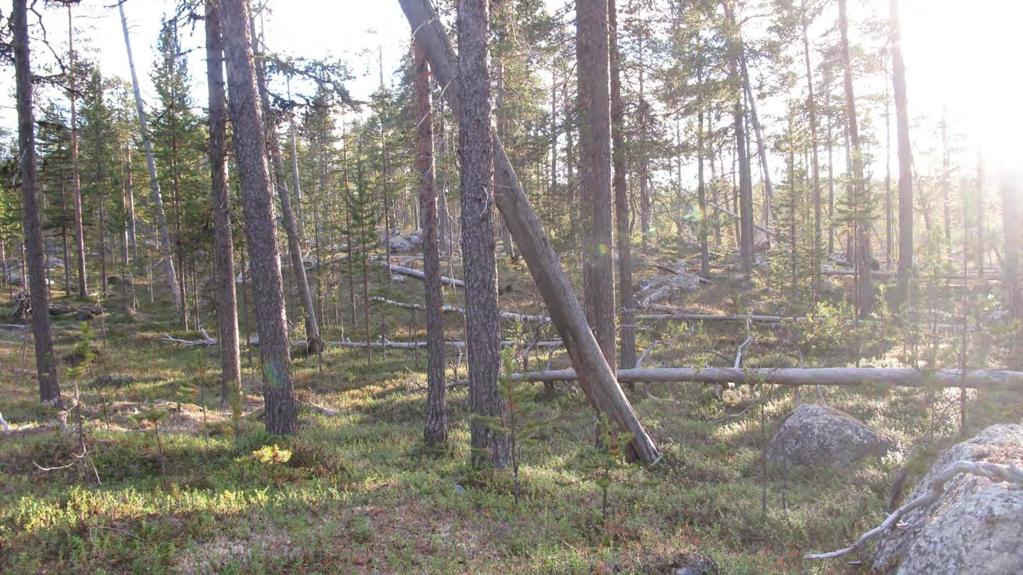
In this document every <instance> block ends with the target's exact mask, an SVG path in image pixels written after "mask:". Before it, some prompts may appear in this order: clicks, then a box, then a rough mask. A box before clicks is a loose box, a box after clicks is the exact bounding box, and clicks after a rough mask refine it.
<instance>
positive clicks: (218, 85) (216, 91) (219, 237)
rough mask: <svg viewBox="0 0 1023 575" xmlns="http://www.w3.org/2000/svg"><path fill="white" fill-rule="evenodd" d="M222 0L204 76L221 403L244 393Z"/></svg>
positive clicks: (213, 5) (214, 0) (215, 7)
mask: <svg viewBox="0 0 1023 575" xmlns="http://www.w3.org/2000/svg"><path fill="white" fill-rule="evenodd" d="M220 27H221V23H220V0H206V80H207V84H208V86H209V130H210V141H209V151H208V153H209V161H210V184H211V185H210V201H211V203H212V207H213V250H214V252H213V264H214V285H215V286H216V287H215V290H214V291H215V294H214V296H215V301H216V302H217V333H218V335H219V337H220V404H221V405H222V406H227V405H229V404H230V403H231V402H232V401H234V400H236V399H239V398H240V393H241V383H242V382H241V352H240V350H239V347H238V294H237V293H236V292H235V283H234V240H233V238H232V237H231V192H230V189H229V188H228V181H227V99H226V97H225V94H224V43H223V39H222V38H221V31H220Z"/></svg>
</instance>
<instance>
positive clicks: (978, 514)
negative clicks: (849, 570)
mask: <svg viewBox="0 0 1023 575" xmlns="http://www.w3.org/2000/svg"><path fill="white" fill-rule="evenodd" d="M960 461H972V462H979V461H986V462H990V463H998V464H1005V465H1017V466H1018V465H1023V426H1021V425H992V426H991V427H988V428H987V429H985V430H984V431H982V432H980V433H979V434H978V435H977V436H976V437H974V438H972V439H969V440H967V441H964V442H962V443H960V444H958V445H955V446H953V447H952V448H950V449H949V450H948V451H946V452H945V453H944V454H943V455H942V456H941V457H940V458H939V459H938V461H937V462H936V463H935V464H934V466H933V467H931V469H930V471H929V472H928V473H927V475H925V476H924V478H923V480H922V481H921V482H920V484H919V485H918V486H917V487H916V489H915V490H914V491H913V493H912V494H910V495H909V498H908V499H906V501H907V502H909V501H912V500H913V499H915V498H917V497H919V496H921V495H923V494H924V493H926V492H927V491H929V490H930V489H931V486H932V485H933V483H934V480H935V478H936V477H937V476H938V475H939V474H940V473H941V472H942V471H944V470H946V469H948V468H949V467H951V466H953V465H955V464H956V463H958V462H960ZM874 570H875V571H876V572H878V573H898V574H899V575H923V574H925V573H926V574H928V575H930V574H934V573H949V574H952V573H974V574H981V575H983V574H990V575H995V574H1004V573H1023V488H1021V487H1019V486H1016V485H1013V484H1010V483H1008V482H1001V481H994V480H991V479H988V478H986V477H979V476H976V475H969V474H960V475H958V476H956V477H954V478H953V479H951V480H949V482H948V483H946V484H945V492H944V493H943V494H942V495H941V497H940V498H938V500H937V501H935V502H934V503H932V504H931V505H929V506H925V507H921V508H919V509H916V510H913V511H911V512H909V513H908V514H907V515H906V516H905V517H903V518H902V520H901V521H900V522H899V525H897V526H895V527H893V528H892V529H891V530H890V531H889V532H888V533H886V534H884V536H883V537H882V539H881V541H880V542H879V543H878V547H877V552H876V554H875V556H874Z"/></svg>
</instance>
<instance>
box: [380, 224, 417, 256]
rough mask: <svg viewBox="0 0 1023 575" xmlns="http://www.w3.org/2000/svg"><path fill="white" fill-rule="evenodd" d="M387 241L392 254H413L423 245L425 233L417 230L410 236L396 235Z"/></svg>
mask: <svg viewBox="0 0 1023 575" xmlns="http://www.w3.org/2000/svg"><path fill="white" fill-rule="evenodd" d="M387 240H388V245H389V246H390V248H391V251H392V252H399V253H404V252H412V251H416V250H418V249H419V248H420V247H421V246H422V245H423V233H422V231H420V230H416V231H414V232H412V233H410V234H408V235H402V234H394V235H393V236H391V237H389V238H388V239H387Z"/></svg>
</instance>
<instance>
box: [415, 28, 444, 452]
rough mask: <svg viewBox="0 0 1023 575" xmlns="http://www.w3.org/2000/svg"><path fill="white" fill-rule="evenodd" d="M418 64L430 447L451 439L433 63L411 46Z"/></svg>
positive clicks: (426, 436)
mask: <svg viewBox="0 0 1023 575" xmlns="http://www.w3.org/2000/svg"><path fill="white" fill-rule="evenodd" d="M412 44H413V45H412V50H413V59H414V64H415V72H416V75H415V90H416V110H417V112H418V113H417V114H416V119H417V122H416V125H417V127H418V129H417V135H418V139H417V142H418V144H419V147H418V152H419V153H418V155H417V156H416V168H417V170H418V171H419V210H420V213H421V215H422V222H423V273H425V274H426V281H425V282H424V290H425V298H426V342H427V388H426V426H425V428H424V430H423V438H424V439H425V441H426V443H427V444H428V445H443V444H444V443H446V442H447V439H448V417H447V408H446V407H445V405H444V401H445V400H444V396H445V393H446V388H445V386H444V317H443V315H442V311H441V308H442V307H443V305H444V300H443V297H442V295H441V282H440V275H441V274H440V242H439V239H438V234H437V231H438V230H437V227H438V226H437V190H436V188H435V186H434V180H435V177H434V159H433V102H432V99H431V95H430V64H429V63H428V62H427V61H426V53H425V52H424V51H423V49H422V48H421V47H420V46H419V45H417V44H416V43H415V42H413V43H412Z"/></svg>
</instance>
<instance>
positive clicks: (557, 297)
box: [399, 0, 660, 464]
mask: <svg viewBox="0 0 1023 575" xmlns="http://www.w3.org/2000/svg"><path fill="white" fill-rule="evenodd" d="M399 3H400V4H401V7H402V10H403V11H404V12H405V16H406V18H407V19H408V21H409V25H410V27H411V28H412V30H414V31H415V33H416V41H417V42H422V44H421V45H422V47H423V48H424V49H425V50H426V53H427V56H428V57H429V59H430V64H431V66H432V68H433V73H434V75H435V76H436V78H437V82H438V84H440V85H442V86H447V89H446V90H445V91H444V94H445V95H446V97H447V100H448V103H449V104H450V105H451V107H452V109H453V110H456V111H457V110H458V109H459V107H460V93H459V92H460V87H459V83H458V82H456V81H455V79H456V74H455V67H454V65H453V62H455V60H456V58H455V51H454V49H453V48H452V46H451V43H450V42H449V40H448V38H447V35H446V33H445V31H444V27H443V26H442V24H441V21H440V19H439V18H438V16H437V12H436V10H434V8H433V5H432V3H431V2H429V0H399ZM494 147H495V148H496V152H497V153H496V162H497V166H496V170H497V183H498V185H497V189H496V192H497V193H496V194H495V198H494V199H495V202H496V203H497V207H498V209H500V210H501V214H502V216H504V221H505V224H506V225H507V226H508V230H509V231H510V232H511V234H512V237H513V238H514V240H515V242H516V244H517V245H518V246H519V251H520V252H521V253H522V255H523V257H524V258H525V260H526V265H527V266H528V267H529V271H530V273H531V274H532V276H533V281H534V282H535V283H536V285H537V289H538V290H539V292H540V294H541V295H542V297H543V299H544V302H545V303H546V304H547V308H548V309H549V310H550V313H551V318H552V320H553V322H554V324H555V327H556V328H557V330H558V332H559V334H560V335H561V337H562V339H564V340H565V345H566V348H567V349H568V353H569V357H570V358H571V361H572V365H573V366H574V367H575V368H576V369H577V370H578V371H579V372H580V373H582V374H583V375H584V376H585V383H584V384H583V385H582V387H583V391H584V392H585V393H586V395H587V397H588V398H589V400H590V402H591V403H592V404H593V405H595V406H596V407H597V408H598V409H599V410H601V411H602V412H604V413H606V414H607V415H608V416H609V417H610V418H611V419H613V420H614V422H615V423H616V424H617V425H618V426H619V427H620V428H621V429H622V430H623V431H625V432H627V433H631V434H632V441H631V443H630V449H631V454H632V456H634V457H636V458H638V459H639V460H641V461H643V462H644V463H647V464H652V463H654V462H656V461H657V460H658V459H660V454H659V453H658V451H657V448H656V447H655V446H654V443H653V441H652V440H651V439H650V436H649V435H648V434H647V433H646V430H645V429H644V428H643V425H642V423H641V422H640V421H639V418H638V417H636V413H635V412H634V411H633V409H632V406H631V405H630V404H629V401H628V399H627V398H626V397H625V394H624V393H623V392H622V388H621V387H620V386H619V385H618V382H617V380H616V379H615V376H614V373H613V372H612V371H611V369H610V366H609V365H608V363H607V361H606V360H605V359H604V356H603V354H602V352H601V350H600V346H598V345H597V340H596V339H595V338H594V337H593V333H592V332H591V331H590V329H589V326H588V325H587V323H586V315H585V313H584V312H583V309H582V306H581V305H580V303H579V300H578V299H577V298H576V297H575V293H574V292H573V291H572V285H571V283H570V282H569V280H568V276H567V275H566V274H565V271H564V269H562V267H561V263H560V261H559V259H558V256H557V254H556V253H555V252H554V248H553V247H552V246H551V243H550V240H549V239H548V238H547V236H546V234H544V232H543V229H542V227H541V226H540V220H539V218H538V217H537V215H536V212H534V211H533V209H532V208H531V207H530V205H529V200H528V199H527V197H526V193H525V190H524V189H523V188H522V184H521V182H519V179H518V176H517V175H516V174H515V170H514V168H513V167H512V165H511V162H510V161H509V160H508V155H507V154H506V153H505V152H504V148H503V146H502V145H501V142H500V140H498V141H496V142H494Z"/></svg>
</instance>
